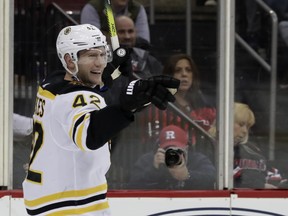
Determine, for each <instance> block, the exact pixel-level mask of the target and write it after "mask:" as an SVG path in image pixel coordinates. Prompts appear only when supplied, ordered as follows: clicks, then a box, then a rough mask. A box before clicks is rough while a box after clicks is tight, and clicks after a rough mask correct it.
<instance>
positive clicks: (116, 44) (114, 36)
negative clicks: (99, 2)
mask: <svg viewBox="0 0 288 216" xmlns="http://www.w3.org/2000/svg"><path fill="white" fill-rule="evenodd" d="M105 10H106V16H107V22H108V27H109V33H110V38H111V46H112V49H113V50H116V49H117V48H119V47H120V45H119V40H118V35H117V30H116V26H115V20H114V15H113V11H112V8H111V1H110V0H105Z"/></svg>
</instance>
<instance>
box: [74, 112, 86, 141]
mask: <svg viewBox="0 0 288 216" xmlns="http://www.w3.org/2000/svg"><path fill="white" fill-rule="evenodd" d="M84 119H85V115H82V116H81V117H80V118H79V119H77V121H76V122H75V124H74V127H73V133H72V139H73V142H74V143H75V144H76V145H77V136H76V132H77V129H78V126H79V125H80V124H81V123H82V122H83V121H84Z"/></svg>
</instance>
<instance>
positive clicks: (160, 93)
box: [120, 75, 180, 112]
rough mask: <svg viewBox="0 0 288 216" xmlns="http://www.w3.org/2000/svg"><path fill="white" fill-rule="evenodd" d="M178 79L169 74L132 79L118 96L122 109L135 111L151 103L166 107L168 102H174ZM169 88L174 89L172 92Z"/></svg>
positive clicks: (162, 108)
mask: <svg viewBox="0 0 288 216" xmlns="http://www.w3.org/2000/svg"><path fill="white" fill-rule="evenodd" d="M179 84H180V81H179V80H177V79H174V78H172V77H170V76H164V75H159V76H152V77H150V78H148V79H146V80H143V79H139V80H133V81H132V82H130V83H129V84H128V86H127V87H126V89H125V91H124V92H122V94H121V96H120V104H121V107H122V108H123V109H124V110H129V111H132V112H137V111H140V110H142V109H143V108H145V107H146V106H148V105H149V104H150V103H153V104H154V105H155V106H156V107H158V108H159V109H161V110H165V109H166V108H167V105H168V102H174V101H175V97H174V96H173V94H175V93H176V91H177V89H178V87H179ZM171 89H173V90H174V92H173V94H172V93H171V92H172V91H171Z"/></svg>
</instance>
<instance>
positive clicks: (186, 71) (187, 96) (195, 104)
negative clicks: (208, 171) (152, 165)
mask: <svg viewBox="0 0 288 216" xmlns="http://www.w3.org/2000/svg"><path fill="white" fill-rule="evenodd" d="M162 73H163V75H168V76H172V77H174V78H177V79H179V80H180V86H179V89H178V91H177V93H176V94H175V98H176V101H175V103H174V105H175V106H176V107H177V108H178V109H180V110H181V111H182V112H183V113H184V114H186V115H187V116H188V117H189V118H190V119H191V120H192V121H193V122H194V125H191V124H190V123H189V122H188V121H187V120H186V119H185V118H183V117H182V116H180V115H179V113H177V112H175V110H174V109H173V108H172V107H168V109H167V110H166V111H164V112H163V111H159V110H156V109H154V108H153V107H151V108H150V109H147V110H145V112H146V113H145V115H144V116H145V117H143V122H145V124H146V127H147V132H148V136H147V134H145V135H146V136H144V135H143V137H149V138H150V139H152V140H155V139H157V136H158V135H159V131H160V130H161V129H162V128H163V127H165V126H167V125H169V124H174V125H177V126H180V127H181V128H183V129H184V130H186V131H187V132H188V134H189V142H190V143H191V144H192V146H193V148H196V150H197V151H200V152H202V153H204V154H205V155H207V156H208V157H209V158H210V159H211V160H212V161H214V160H215V155H214V152H215V151H214V150H215V149H214V144H213V142H211V140H209V139H206V136H205V134H202V133H201V132H199V130H196V128H195V125H196V126H197V127H201V128H202V129H204V130H205V131H206V132H207V133H208V134H209V132H210V130H211V129H213V130H214V128H215V120H216V108H215V106H213V105H211V104H210V103H209V102H208V101H207V99H206V97H205V95H204V94H203V93H202V91H201V89H200V79H199V71H198V68H197V66H196V64H195V62H194V60H193V59H192V58H191V56H189V55H187V54H184V53H180V54H174V55H172V56H170V58H168V60H167V62H166V64H164V69H163V72H162ZM147 119H148V121H147ZM145 132H146V131H145ZM144 142H145V143H147V142H149V141H146V140H145V141H144ZM152 142H153V141H152Z"/></svg>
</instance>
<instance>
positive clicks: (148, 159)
mask: <svg viewBox="0 0 288 216" xmlns="http://www.w3.org/2000/svg"><path fill="white" fill-rule="evenodd" d="M190 147H191V146H189V143H188V134H187V132H185V131H184V130H183V129H181V128H180V127H177V126H175V125H168V126H167V127H164V128H163V129H162V130H161V132H160V135H159V140H158V142H157V147H156V149H153V150H152V151H151V152H149V153H146V154H145V155H142V156H141V157H140V158H139V159H138V161H137V162H136V164H135V166H134V168H133V170H132V171H131V176H130V181H129V188H134V189H171V190H182V189H186V190H193V189H194V190H203V189H206V190H207V189H214V187H215V185H214V184H215V181H216V169H215V167H214V166H213V164H212V163H211V161H210V160H209V159H208V158H207V157H206V156H204V155H203V154H201V153H198V152H195V151H193V150H192V149H193V148H190Z"/></svg>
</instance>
